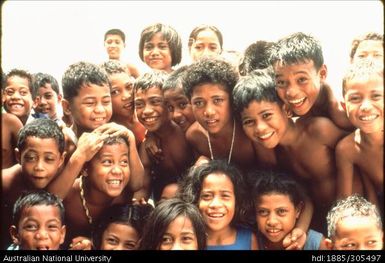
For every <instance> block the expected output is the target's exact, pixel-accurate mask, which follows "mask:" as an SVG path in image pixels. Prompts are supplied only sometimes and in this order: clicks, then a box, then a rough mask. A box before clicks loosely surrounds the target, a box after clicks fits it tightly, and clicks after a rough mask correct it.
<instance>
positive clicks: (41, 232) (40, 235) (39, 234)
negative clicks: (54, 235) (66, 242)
mask: <svg viewBox="0 0 385 263" xmlns="http://www.w3.org/2000/svg"><path fill="white" fill-rule="evenodd" d="M46 238H48V232H47V231H46V230H45V229H39V230H38V231H37V233H36V239H46Z"/></svg>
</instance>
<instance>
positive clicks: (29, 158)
mask: <svg viewBox="0 0 385 263" xmlns="http://www.w3.org/2000/svg"><path fill="white" fill-rule="evenodd" d="M24 160H25V161H26V162H32V161H36V160H37V156H36V155H25V156H24Z"/></svg>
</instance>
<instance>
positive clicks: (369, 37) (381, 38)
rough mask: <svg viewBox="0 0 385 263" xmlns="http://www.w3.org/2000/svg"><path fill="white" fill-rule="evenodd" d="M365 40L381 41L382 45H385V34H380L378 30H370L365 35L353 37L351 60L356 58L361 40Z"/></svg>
mask: <svg viewBox="0 0 385 263" xmlns="http://www.w3.org/2000/svg"><path fill="white" fill-rule="evenodd" d="M365 40H377V41H381V42H382V45H384V35H383V34H379V33H376V32H369V33H366V34H364V35H360V36H358V37H356V38H355V39H353V41H352V47H351V50H350V59H351V60H352V59H353V58H354V55H355V54H356V51H357V48H358V46H359V45H360V44H361V42H363V41H365Z"/></svg>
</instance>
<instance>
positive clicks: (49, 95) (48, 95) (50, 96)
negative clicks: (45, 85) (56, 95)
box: [44, 94, 53, 100]
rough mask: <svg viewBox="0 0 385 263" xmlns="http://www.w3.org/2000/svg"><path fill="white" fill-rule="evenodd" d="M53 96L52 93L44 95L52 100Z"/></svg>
mask: <svg viewBox="0 0 385 263" xmlns="http://www.w3.org/2000/svg"><path fill="white" fill-rule="evenodd" d="M52 97H53V95H52V94H45V95H44V98H45V99H46V100H50V99H52Z"/></svg>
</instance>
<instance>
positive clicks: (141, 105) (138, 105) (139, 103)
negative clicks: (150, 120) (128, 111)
mask: <svg viewBox="0 0 385 263" xmlns="http://www.w3.org/2000/svg"><path fill="white" fill-rule="evenodd" d="M134 104H135V108H137V109H141V108H143V107H144V103H143V102H142V101H135V102H134Z"/></svg>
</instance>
